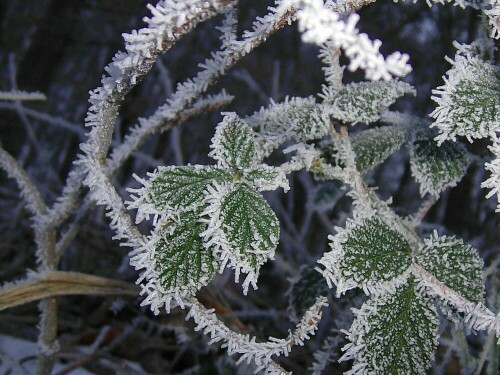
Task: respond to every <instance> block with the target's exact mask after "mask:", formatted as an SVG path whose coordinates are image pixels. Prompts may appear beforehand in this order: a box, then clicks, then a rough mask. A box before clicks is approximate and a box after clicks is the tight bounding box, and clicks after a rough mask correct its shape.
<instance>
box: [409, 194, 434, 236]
mask: <svg viewBox="0 0 500 375" xmlns="http://www.w3.org/2000/svg"><path fill="white" fill-rule="evenodd" d="M438 199H439V196H436V195H428V196H427V197H426V199H425V200H424V201H423V202H422V204H421V205H420V207H419V208H418V211H417V212H416V213H415V215H413V217H412V219H411V227H412V228H416V227H418V226H419V225H420V223H421V222H422V220H423V219H424V217H425V215H427V213H428V212H429V210H430V209H431V208H432V206H434V205H435V204H436V202H437V201H438Z"/></svg>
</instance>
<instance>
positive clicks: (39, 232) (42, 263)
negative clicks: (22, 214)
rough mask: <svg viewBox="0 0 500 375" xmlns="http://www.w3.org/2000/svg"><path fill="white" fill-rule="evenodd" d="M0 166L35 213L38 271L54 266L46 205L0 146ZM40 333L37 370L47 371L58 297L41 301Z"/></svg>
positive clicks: (53, 344)
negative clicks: (16, 185)
mask: <svg viewBox="0 0 500 375" xmlns="http://www.w3.org/2000/svg"><path fill="white" fill-rule="evenodd" d="M0 167H2V169H4V170H5V171H6V172H7V174H8V175H9V177H11V178H13V179H15V180H16V182H17V184H18V185H19V188H20V189H21V196H22V197H23V199H24V200H25V201H26V205H27V207H28V209H29V210H30V212H31V213H32V215H33V217H34V224H33V225H34V232H35V242H36V244H37V251H36V255H37V262H38V263H39V269H40V271H42V272H43V271H51V270H55V269H56V267H57V257H56V254H55V237H56V233H55V231H54V230H53V229H50V228H48V227H47V225H45V224H44V223H43V222H41V221H40V217H41V216H42V215H43V214H45V213H46V211H47V206H46V205H45V202H44V201H43V198H42V196H41V194H40V192H39V190H38V189H37V188H36V186H35V184H34V183H33V182H32V181H31V179H30V178H29V176H28V175H27V174H26V172H25V171H24V170H23V169H22V168H21V167H20V166H19V165H18V164H17V161H16V160H15V159H14V158H13V157H12V156H11V155H10V154H9V153H8V152H7V151H5V150H4V149H3V148H1V147H0ZM40 312H41V315H40V335H39V337H38V342H39V344H40V347H41V350H40V351H39V353H38V364H37V374H40V375H42V374H43V375H45V374H50V373H51V371H52V367H53V365H54V358H55V355H56V353H57V352H58V350H59V346H58V343H57V300H56V299H55V298H47V299H45V300H43V301H42V302H41V303H40Z"/></svg>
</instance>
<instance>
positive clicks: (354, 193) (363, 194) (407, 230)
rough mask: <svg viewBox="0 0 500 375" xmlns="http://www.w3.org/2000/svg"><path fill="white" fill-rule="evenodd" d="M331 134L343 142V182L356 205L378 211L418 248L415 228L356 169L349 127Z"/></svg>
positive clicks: (344, 126)
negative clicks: (348, 187)
mask: <svg viewBox="0 0 500 375" xmlns="http://www.w3.org/2000/svg"><path fill="white" fill-rule="evenodd" d="M330 133H331V134H330V136H331V137H332V138H333V139H335V138H336V139H340V140H341V142H342V143H341V144H342V147H343V155H342V157H343V161H344V163H345V164H346V167H345V174H344V175H343V176H342V178H341V180H342V181H343V182H344V183H345V184H347V185H349V186H350V187H351V191H350V192H349V195H350V196H351V197H352V198H353V199H354V204H356V205H357V206H358V207H359V208H361V209H368V210H373V209H376V210H378V212H379V214H381V215H382V216H384V217H385V219H386V220H387V221H388V222H389V223H390V224H391V225H392V226H394V227H396V228H397V229H398V231H399V232H400V233H401V234H402V235H403V236H404V237H405V239H406V240H407V241H408V242H409V243H410V244H412V245H414V246H417V245H418V244H419V243H420V238H419V236H418V235H417V234H416V233H415V231H414V230H413V228H412V227H411V226H410V225H408V224H407V223H405V222H404V221H403V220H402V219H401V218H400V217H399V216H398V215H397V214H396V213H395V212H394V211H393V210H392V209H391V208H390V207H389V205H388V203H387V202H384V201H382V200H381V199H380V198H379V197H378V196H377V194H376V193H375V191H374V190H373V189H371V188H370V187H368V186H367V185H366V183H365V181H364V179H363V176H362V175H361V173H360V172H359V171H358V169H357V167H356V161H355V159H354V155H355V153H354V151H353V149H352V145H351V140H350V138H349V136H348V133H347V126H346V125H342V126H341V127H340V133H336V132H335V130H334V129H333V128H332V130H331V132H330Z"/></svg>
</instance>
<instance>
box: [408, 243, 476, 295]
mask: <svg viewBox="0 0 500 375" xmlns="http://www.w3.org/2000/svg"><path fill="white" fill-rule="evenodd" d="M416 259H417V263H418V264H420V265H421V266H422V267H423V268H424V269H425V270H427V271H428V272H430V273H431V274H432V275H433V276H434V277H436V278H437V279H438V280H439V281H441V282H442V283H443V284H445V285H446V286H447V287H449V288H450V289H452V290H454V291H455V292H457V293H459V294H461V295H462V296H464V297H465V298H467V299H468V300H469V301H471V302H475V303H479V302H483V300H484V297H483V296H484V282H483V272H482V269H483V260H482V259H481V257H480V256H479V254H478V253H477V251H476V250H475V249H474V248H473V247H471V246H469V245H467V244H464V243H463V242H462V241H461V240H459V239H456V238H454V237H447V236H442V237H438V235H437V233H434V235H433V236H431V237H430V238H428V239H426V240H424V244H423V245H422V247H421V249H420V251H419V253H418V254H417V258H416Z"/></svg>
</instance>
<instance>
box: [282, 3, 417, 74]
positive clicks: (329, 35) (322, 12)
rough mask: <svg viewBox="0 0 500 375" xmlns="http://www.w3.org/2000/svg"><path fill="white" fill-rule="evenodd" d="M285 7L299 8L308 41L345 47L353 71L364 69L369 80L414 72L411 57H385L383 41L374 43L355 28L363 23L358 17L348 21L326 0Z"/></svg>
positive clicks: (300, 22) (298, 14) (299, 18)
mask: <svg viewBox="0 0 500 375" xmlns="http://www.w3.org/2000/svg"><path fill="white" fill-rule="evenodd" d="M281 6H283V7H290V6H293V7H294V8H296V9H299V10H298V11H297V19H298V22H299V30H300V31H302V39H303V40H304V41H306V42H310V43H315V44H317V45H321V44H323V43H325V42H326V41H327V40H329V41H331V42H332V44H333V45H334V46H335V47H339V48H342V49H343V50H344V52H345V54H346V56H347V57H348V58H349V59H350V63H349V70H351V71H354V70H357V69H363V70H365V75H366V77H367V78H368V79H370V80H373V81H377V80H380V79H383V80H386V81H388V80H390V79H391V78H392V77H393V76H396V77H402V76H404V75H406V74H408V73H409V72H410V71H411V66H410V65H409V64H407V62H408V58H409V57H408V55H405V54H401V53H399V52H395V53H393V54H391V55H389V56H388V57H387V58H384V56H383V55H382V54H381V53H380V52H379V48H380V46H381V42H380V41H378V40H375V41H373V42H372V41H371V40H370V39H369V38H368V36H367V35H366V34H360V33H359V31H358V30H357V29H356V27H355V26H356V23H357V22H358V20H359V16H358V15H357V14H351V15H350V16H349V17H348V18H347V20H346V22H344V21H342V20H340V19H339V15H338V13H336V12H334V11H332V10H331V9H329V8H328V7H327V6H325V4H324V3H323V1H322V0H283V1H282V3H281Z"/></svg>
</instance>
